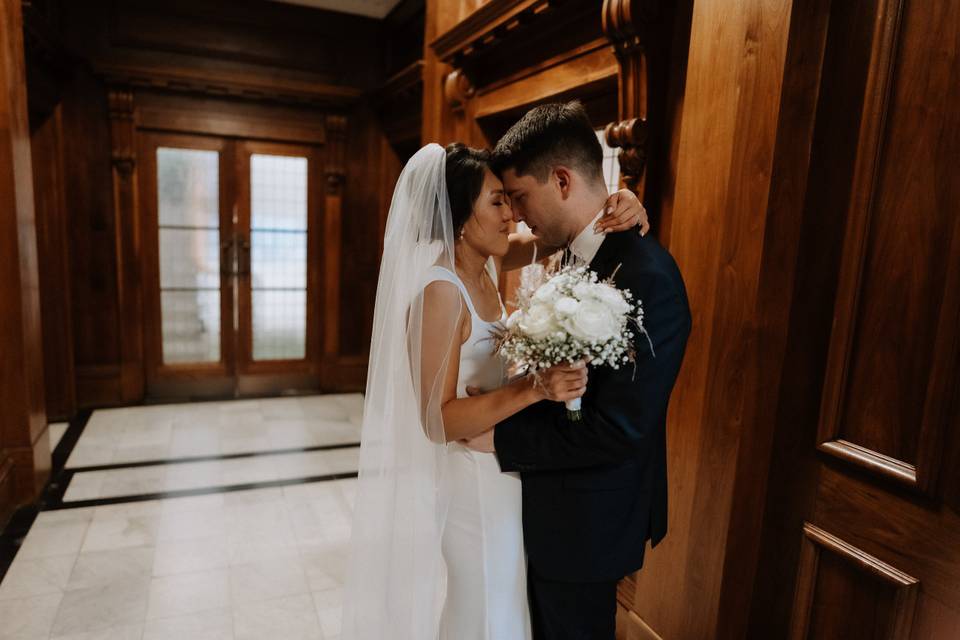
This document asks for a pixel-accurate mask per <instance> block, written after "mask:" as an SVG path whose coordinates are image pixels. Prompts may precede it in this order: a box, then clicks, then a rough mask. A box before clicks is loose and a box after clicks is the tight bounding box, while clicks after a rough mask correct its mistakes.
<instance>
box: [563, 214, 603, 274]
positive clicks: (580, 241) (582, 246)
mask: <svg viewBox="0 0 960 640" xmlns="http://www.w3.org/2000/svg"><path fill="white" fill-rule="evenodd" d="M601 216H603V209H601V210H600V213H598V214H597V215H596V217H594V219H593V220H592V221H591V222H590V224H588V225H587V226H586V227H584V228H583V230H582V231H581V232H580V233H579V234H577V237H576V238H574V239H573V242H571V243H570V251H571V253H573V255H575V256H577V257H578V258H579V259H581V260H583V261H584V262H586V263H587V264H590V263H591V262H593V259H594V257H595V256H596V255H597V251H598V250H599V249H600V245H601V244H603V239H604V238H606V236H605V235H604V234H603V233H596V232H595V231H594V230H593V225H595V224H596V223H597V221H598V220H599V219H600V217H601Z"/></svg>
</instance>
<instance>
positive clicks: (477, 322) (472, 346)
mask: <svg viewBox="0 0 960 640" xmlns="http://www.w3.org/2000/svg"><path fill="white" fill-rule="evenodd" d="M487 274H488V275H489V276H490V278H491V279H492V280H493V283H494V286H496V283H497V272H496V267H494V264H493V259H492V258H491V259H489V260H488V261H487ZM437 280H443V281H445V282H450V283H452V284H454V285H456V287H457V288H458V289H459V290H460V295H462V296H463V300H464V303H465V304H466V305H467V310H468V311H469V312H470V324H471V326H470V337H469V338H467V341H466V342H465V343H464V344H463V345H461V347H460V367H459V374H458V376H457V397H458V398H464V397H466V396H467V392H466V388H467V386H473V387H479V388H480V389H482V390H483V391H490V390H492V389H496V388H498V387H500V386H501V385H502V384H503V381H504V376H505V372H506V367H505V366H504V363H503V361H502V360H501V359H500V358H499V357H498V356H497V355H496V354H495V353H494V345H495V339H494V336H493V331H494V329H495V328H496V326H497V324H498V323H499V324H503V323H504V322H505V321H506V317H507V311H506V308H504V306H503V301H502V300H501V301H500V317H499V318H497V319H496V320H493V321H488V320H484V319H483V318H481V317H480V315H479V314H478V313H477V309H476V306H475V305H474V304H473V299H472V298H471V297H470V293H469V292H468V291H467V287H466V285H464V283H463V281H462V280H461V279H460V277H459V276H458V275H457V274H456V273H454V272H453V271H450V270H449V269H446V268H445V267H440V266H433V267H431V269H430V274H429V281H428V282H435V281H437ZM497 295H498V297H499V293H498V294H497Z"/></svg>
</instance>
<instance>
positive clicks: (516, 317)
mask: <svg viewBox="0 0 960 640" xmlns="http://www.w3.org/2000/svg"><path fill="white" fill-rule="evenodd" d="M521 316H523V313H522V312H521V311H520V310H519V309H517V310H516V311H514V312H513V313H511V314H510V317H509V318H507V329H513V328H514V327H516V326H517V323H518V322H519V321H520V318H521Z"/></svg>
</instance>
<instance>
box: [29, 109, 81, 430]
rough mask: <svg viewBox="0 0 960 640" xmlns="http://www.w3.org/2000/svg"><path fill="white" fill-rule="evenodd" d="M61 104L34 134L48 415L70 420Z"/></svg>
mask: <svg viewBox="0 0 960 640" xmlns="http://www.w3.org/2000/svg"><path fill="white" fill-rule="evenodd" d="M61 116H62V107H61V106H60V105H57V106H56V107H54V111H53V114H52V115H51V116H50V117H49V118H47V119H46V120H44V121H43V123H42V124H41V125H40V126H39V128H38V129H37V130H36V131H34V133H33V135H32V136H31V158H32V164H33V183H34V196H35V211H36V225H37V255H38V268H39V277H40V310H41V315H42V318H43V361H44V366H43V372H44V380H45V385H44V396H45V398H46V407H47V417H48V419H49V420H50V421H51V422H52V421H55V420H67V419H69V418H70V417H71V416H72V415H73V413H74V411H75V410H76V389H75V382H74V378H75V372H74V366H73V324H72V317H71V316H72V305H71V300H70V289H71V286H70V285H71V277H70V243H69V240H68V239H69V233H70V228H69V225H68V221H67V202H66V191H65V188H64V178H65V176H64V165H63V162H64V157H63V124H62V123H63V120H62V117H61Z"/></svg>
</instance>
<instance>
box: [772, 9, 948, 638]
mask: <svg viewBox="0 0 960 640" xmlns="http://www.w3.org/2000/svg"><path fill="white" fill-rule="evenodd" d="M809 4H811V5H816V4H819V5H820V7H822V8H823V9H824V10H823V11H822V12H821V13H819V15H817V14H816V13H813V12H811V14H807V15H816V18H815V19H813V20H810V21H809V22H808V23H807V24H799V25H798V26H797V29H795V33H797V34H799V33H800V32H801V31H804V30H806V31H807V32H808V33H810V32H819V34H820V37H819V38H817V37H812V38H808V41H809V42H810V43H811V44H816V43H817V41H818V40H819V46H820V47H822V48H820V49H819V51H818V49H817V48H816V47H811V48H808V50H807V51H806V52H805V55H806V56H807V60H815V59H816V58H817V57H818V56H821V60H820V62H821V65H820V83H819V96H818V98H817V101H818V104H817V108H816V112H815V117H814V122H813V136H812V145H811V152H810V153H811V162H810V177H809V182H808V185H807V192H806V196H805V197H806V203H805V217H806V219H805V220H804V225H805V227H806V231H805V237H804V239H803V241H802V253H803V256H804V257H803V258H802V259H803V260H805V263H804V264H805V266H804V270H805V272H804V275H803V276H802V277H801V285H800V288H799V296H798V297H797V298H796V299H795V305H796V308H795V312H794V314H793V317H792V321H793V322H795V323H796V327H795V329H794V330H793V333H794V335H795V339H794V344H795V346H796V348H795V349H794V350H793V353H794V356H795V371H794V372H793V374H791V375H788V376H787V378H786V379H785V380H786V385H788V387H789V388H785V389H784V390H782V392H781V397H784V398H787V396H788V395H793V396H794V398H798V399H799V401H798V402H794V401H793V400H792V399H789V398H788V399H786V400H785V403H784V406H785V407H787V406H791V405H792V406H793V407H795V408H796V410H797V411H799V414H798V415H800V416H801V419H800V420H797V421H796V422H795V423H794V424H797V423H799V422H801V420H802V419H805V418H803V416H806V418H809V419H811V420H812V422H808V423H807V424H808V425H809V428H808V429H809V430H807V433H812V432H813V431H815V432H816V438H815V440H813V441H812V442H811V441H810V440H807V441H806V444H805V446H806V447H807V452H808V453H805V454H802V456H803V455H806V456H809V458H808V459H809V460H810V463H809V464H807V465H805V466H804V465H796V464H794V463H793V462H792V461H790V460H789V459H788V456H787V455H786V452H785V451H784V452H781V453H782V454H783V457H782V460H783V461H784V469H790V470H793V471H796V470H799V471H800V474H799V475H792V476H789V477H788V475H787V472H786V471H784V472H778V471H777V470H774V472H773V473H772V475H771V483H774V482H775V483H777V485H778V486H777V487H772V488H771V490H772V491H773V492H774V493H776V492H778V491H779V492H781V493H784V494H785V495H786V496H788V499H787V500H786V501H785V502H780V501H768V519H769V523H770V525H771V527H772V529H773V530H776V529H777V528H780V527H782V526H783V524H784V522H789V520H790V518H791V517H793V514H790V515H786V516H784V515H783V514H784V513H785V512H786V511H787V509H788V508H789V507H790V506H791V505H796V506H798V509H799V510H800V513H799V514H798V515H799V516H800V518H799V519H800V520H801V521H802V522H800V523H799V524H800V528H801V530H802V531H796V530H793V531H791V532H790V534H789V535H790V536H791V537H792V536H796V537H794V538H793V542H792V544H791V547H793V548H794V549H796V545H797V544H799V549H798V554H797V555H796V556H794V560H795V564H794V569H795V575H796V580H795V585H796V589H795V593H794V595H793V601H792V607H791V612H790V623H789V637H790V638H794V639H800V638H811V639H831V638H843V639H845V640H847V639H859V638H865V639H866V638H870V639H872V638H878V639H879V638H889V639H893V638H897V639H903V640H906V639H908V638H909V639H915V640H928V639H929V640H935V639H940V638H942V639H944V640H947V639H951V638H958V637H960V515H958V507H960V504H958V500H957V497H958V495H960V491H958V487H960V472H958V469H957V463H958V461H960V456H958V447H960V438H958V434H957V431H958V429H957V427H958V426H960V403H958V401H957V397H958V390H960V388H958V380H960V171H958V164H957V163H958V160H960V60H958V46H960V1H957V0H949V1H945V2H923V1H920V0H867V1H864V2H854V3H848V2H838V1H836V0H834V1H833V2H832V3H830V2H826V3H825V2H820V3H816V2H815V3H809ZM801 39H803V37H801ZM831 310H832V313H831ZM821 337H822V342H821ZM817 381H819V384H817V387H816V388H815V387H814V386H813V385H811V384H810V383H811V382H814V383H817ZM804 394H809V395H808V396H807V397H808V402H807V404H806V405H803V397H804ZM786 413H787V412H786V411H785V412H783V415H784V416H785V419H786V420H787V421H788V422H787V424H790V421H792V419H793V418H792V417H787V416H786ZM795 415H797V414H795ZM814 425H815V428H814ZM797 426H798V427H800V428H801V429H803V427H802V426H800V425H797ZM787 440H789V438H787ZM802 456H801V457H802ZM790 495H792V496H793V500H794V501H793V502H791V501H790V499H789V496H790ZM787 530H789V529H787ZM798 538H799V539H798ZM780 539H781V541H783V542H785V541H786V538H785V537H784V538H780ZM784 548H788V547H783V546H781V547H780V549H781V553H782V550H783V549H784ZM771 551H772V550H771ZM787 555H788V556H789V555H790V554H789V553H788V554H787ZM774 562H776V561H774ZM760 571H761V575H763V572H764V569H763V568H761V570H760ZM783 575H791V576H792V575H793V574H791V573H787V574H781V576H783ZM779 587H782V585H779ZM777 588H778V585H777V584H776V580H775V576H774V579H772V580H771V581H770V582H768V583H767V584H764V583H763V581H762V580H761V581H760V582H759V583H758V590H757V592H756V593H757V594H758V596H757V597H758V598H759V599H761V600H763V599H766V598H769V597H770V596H769V595H767V594H770V593H771V592H772V590H775V589H777ZM754 608H755V610H756V613H757V615H758V616H762V615H763V614H762V611H760V609H761V607H758V606H757V605H756V602H755V604H754Z"/></svg>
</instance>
